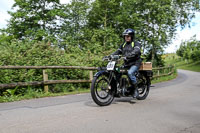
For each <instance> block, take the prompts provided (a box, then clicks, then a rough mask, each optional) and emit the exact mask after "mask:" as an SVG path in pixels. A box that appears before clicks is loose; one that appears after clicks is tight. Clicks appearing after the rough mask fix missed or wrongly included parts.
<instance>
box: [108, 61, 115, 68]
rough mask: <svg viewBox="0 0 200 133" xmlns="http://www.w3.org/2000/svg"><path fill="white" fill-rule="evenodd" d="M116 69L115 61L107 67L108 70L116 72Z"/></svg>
mask: <svg viewBox="0 0 200 133" xmlns="http://www.w3.org/2000/svg"><path fill="white" fill-rule="evenodd" d="M114 68H115V61H111V62H109V63H108V65H107V70H114Z"/></svg>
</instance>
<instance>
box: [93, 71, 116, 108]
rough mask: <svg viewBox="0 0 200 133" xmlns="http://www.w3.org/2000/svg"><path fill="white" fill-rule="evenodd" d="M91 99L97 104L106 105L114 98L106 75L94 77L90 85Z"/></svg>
mask: <svg viewBox="0 0 200 133" xmlns="http://www.w3.org/2000/svg"><path fill="white" fill-rule="evenodd" d="M91 95H92V99H93V100H94V102H95V103H96V104H98V105H99V106H106V105H109V104H111V103H112V101H113V99H114V92H113V91H112V86H111V85H110V81H109V78H108V76H106V75H100V76H98V77H95V78H94V79H93V81H92V85H91Z"/></svg>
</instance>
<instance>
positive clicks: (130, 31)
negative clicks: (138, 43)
mask: <svg viewBox="0 0 200 133" xmlns="http://www.w3.org/2000/svg"><path fill="white" fill-rule="evenodd" d="M122 35H123V38H124V39H125V36H126V35H129V36H131V39H132V41H133V39H135V30H133V29H130V28H129V29H126V30H125V31H124V32H123V33H122Z"/></svg>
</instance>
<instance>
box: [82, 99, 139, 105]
mask: <svg viewBox="0 0 200 133" xmlns="http://www.w3.org/2000/svg"><path fill="white" fill-rule="evenodd" d="M119 103H129V104H135V103H136V101H135V100H134V99H133V98H132V97H121V98H115V99H114V100H113V102H112V103H111V105H112V104H119ZM84 105H86V106H89V107H100V106H98V105H97V104H96V103H95V102H94V101H92V100H91V101H87V102H85V103H84ZM103 107H104V106H103Z"/></svg>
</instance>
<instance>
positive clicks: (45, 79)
mask: <svg viewBox="0 0 200 133" xmlns="http://www.w3.org/2000/svg"><path fill="white" fill-rule="evenodd" d="M43 81H48V74H47V73H46V71H45V69H43ZM48 91H49V87H48V85H44V92H46V93H47V92H48Z"/></svg>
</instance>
